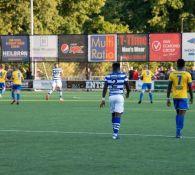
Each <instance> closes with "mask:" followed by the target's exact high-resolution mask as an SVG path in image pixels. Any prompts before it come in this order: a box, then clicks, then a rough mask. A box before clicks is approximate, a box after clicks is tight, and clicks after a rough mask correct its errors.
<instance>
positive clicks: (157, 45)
mask: <svg viewBox="0 0 195 175" xmlns="http://www.w3.org/2000/svg"><path fill="white" fill-rule="evenodd" d="M152 49H153V51H155V52H158V51H159V50H160V49H161V43H160V42H159V41H154V42H153V43H152Z"/></svg>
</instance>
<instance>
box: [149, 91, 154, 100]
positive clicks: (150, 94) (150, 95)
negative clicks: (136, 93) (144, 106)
mask: <svg viewBox="0 0 195 175" xmlns="http://www.w3.org/2000/svg"><path fill="white" fill-rule="evenodd" d="M149 97H150V101H151V102H152V101H153V98H152V93H151V92H150V93H149Z"/></svg>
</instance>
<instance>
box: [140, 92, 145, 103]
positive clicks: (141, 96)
mask: <svg viewBox="0 0 195 175" xmlns="http://www.w3.org/2000/svg"><path fill="white" fill-rule="evenodd" d="M143 96H144V93H143V92H141V93H140V97H139V101H142V99H143Z"/></svg>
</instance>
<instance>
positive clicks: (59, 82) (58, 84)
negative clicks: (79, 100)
mask: <svg viewBox="0 0 195 175" xmlns="http://www.w3.org/2000/svg"><path fill="white" fill-rule="evenodd" d="M57 87H58V91H59V95H60V101H64V100H63V98H62V81H57Z"/></svg>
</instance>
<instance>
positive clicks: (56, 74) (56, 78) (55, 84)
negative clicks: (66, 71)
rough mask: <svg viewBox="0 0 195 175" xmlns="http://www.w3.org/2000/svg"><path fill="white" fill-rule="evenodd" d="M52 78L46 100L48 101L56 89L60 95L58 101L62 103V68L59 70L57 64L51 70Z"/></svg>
mask: <svg viewBox="0 0 195 175" xmlns="http://www.w3.org/2000/svg"><path fill="white" fill-rule="evenodd" d="M52 77H53V81H52V89H51V90H50V91H49V92H48V94H47V95H46V100H49V96H50V95H51V94H52V93H53V91H54V90H55V89H58V91H59V94H60V101H64V100H63V98H62V79H61V77H62V68H60V67H59V65H58V64H55V65H54V68H53V70H52Z"/></svg>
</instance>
